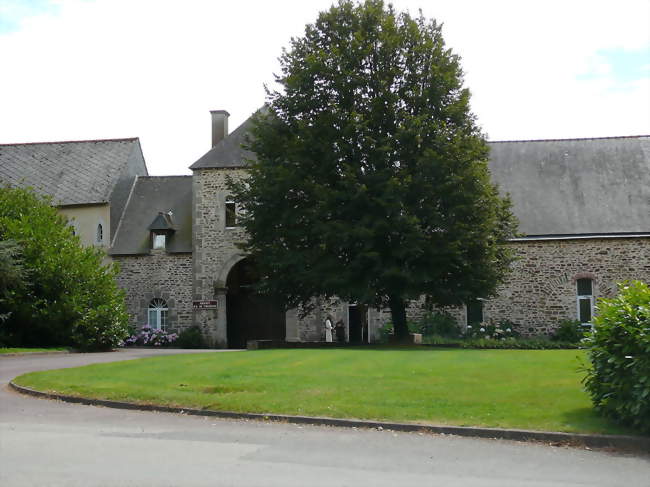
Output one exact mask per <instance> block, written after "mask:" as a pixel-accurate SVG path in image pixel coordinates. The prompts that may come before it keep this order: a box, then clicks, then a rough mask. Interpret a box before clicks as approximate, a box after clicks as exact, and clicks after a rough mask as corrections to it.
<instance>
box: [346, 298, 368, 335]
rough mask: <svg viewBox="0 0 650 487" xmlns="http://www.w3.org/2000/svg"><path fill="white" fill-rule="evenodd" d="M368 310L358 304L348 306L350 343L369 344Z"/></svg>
mask: <svg viewBox="0 0 650 487" xmlns="http://www.w3.org/2000/svg"><path fill="white" fill-rule="evenodd" d="M368 321H369V320H368V308H367V307H366V306H363V305H360V304H353V303H351V304H349V305H348V337H349V340H348V341H349V342H350V343H369V340H368Z"/></svg>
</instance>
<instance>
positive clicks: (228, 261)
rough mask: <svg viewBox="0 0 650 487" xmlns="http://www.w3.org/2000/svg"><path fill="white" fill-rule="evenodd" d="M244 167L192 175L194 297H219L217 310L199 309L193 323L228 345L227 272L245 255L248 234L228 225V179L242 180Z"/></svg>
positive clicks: (202, 170)
mask: <svg viewBox="0 0 650 487" xmlns="http://www.w3.org/2000/svg"><path fill="white" fill-rule="evenodd" d="M246 175H247V171H246V170H244V169H237V168H235V169H232V168H231V169H199V170H196V171H194V177H193V178H192V193H193V194H192V198H193V205H192V206H193V208H192V220H193V225H192V232H193V234H192V241H193V246H194V252H193V254H192V256H193V261H192V262H193V264H192V265H193V274H194V278H193V282H192V295H193V299H195V300H202V299H216V300H217V301H218V308H217V309H216V310H197V311H195V312H194V323H196V324H198V325H200V326H201V327H202V328H203V329H204V330H206V331H207V332H208V335H207V336H208V337H209V338H210V340H211V341H212V342H213V344H214V345H215V346H218V347H226V346H227V327H226V294H225V286H226V279H227V277H228V272H229V271H230V269H231V268H232V267H233V266H234V265H235V264H236V263H237V262H238V261H239V260H241V259H242V258H243V257H244V255H243V254H242V252H241V251H240V250H239V249H238V248H237V243H238V242H243V241H244V240H245V238H246V234H245V232H244V231H243V229H242V228H239V227H235V228H226V220H225V214H226V209H225V203H226V201H227V200H228V197H229V194H230V193H229V191H228V187H227V178H228V177H230V178H232V179H234V180H241V179H243V178H245V177H246Z"/></svg>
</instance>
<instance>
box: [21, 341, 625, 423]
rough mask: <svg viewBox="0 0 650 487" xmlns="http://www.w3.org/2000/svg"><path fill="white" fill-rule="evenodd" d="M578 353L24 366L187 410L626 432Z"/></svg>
mask: <svg viewBox="0 0 650 487" xmlns="http://www.w3.org/2000/svg"><path fill="white" fill-rule="evenodd" d="M582 362H585V353H584V351H580V350H441V349H430V348H422V349H410V350H408V349H399V348H390V349H388V348H387V349H380V348H377V349H334V350H324V349H320V350H313V349H312V350H305V349H302V350H263V351H255V352H243V353H210V354H200V355H176V356H167V357H156V358H146V359H140V360H134V361H126V362H116V363H110V364H97V365H89V366H86V367H80V368H75V369H62V370H54V371H47V372H34V373H30V374H26V375H23V376H20V377H19V378H18V379H17V380H16V382H17V383H18V384H21V385H25V386H28V387H32V388H35V389H38V390H47V391H56V392H59V393H65V394H72V395H80V396H91V397H98V398H103V399H116V400H125V401H133V402H139V403H147V404H149V403H154V404H162V405H173V406H185V407H193V408H205V409H218V410H227V411H245V412H258V413H264V412H266V413H284V414H296V415H313V416H329V417H337V418H362V419H378V420H390V421H403V422H418V423H433V424H450V425H465V426H491V427H503V428H524V429H533V430H548V431H571V432H591V433H609V434H625V433H628V434H629V433H632V431H629V430H626V429H624V428H621V427H618V426H616V425H614V424H613V423H611V422H609V421H608V420H606V419H603V418H600V417H599V416H597V415H596V414H595V413H594V412H593V410H592V409H591V403H590V401H589V398H588V397H587V395H586V393H585V392H583V391H582V389H581V384H580V379H581V378H582V376H583V373H582V372H581V371H580V369H581V367H582V365H581V364H582Z"/></svg>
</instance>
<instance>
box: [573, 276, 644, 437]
mask: <svg viewBox="0 0 650 487" xmlns="http://www.w3.org/2000/svg"><path fill="white" fill-rule="evenodd" d="M586 341H587V343H588V345H589V346H590V350H589V358H590V360H591V366H590V367H589V369H588V370H587V376H586V377H585V381H584V383H585V387H586V389H587V392H589V394H590V395H591V399H592V401H593V403H594V406H595V407H596V409H597V410H599V411H601V412H602V413H603V414H605V415H606V416H609V417H611V418H614V419H616V420H618V421H620V422H621V423H624V424H629V425H631V426H634V427H636V428H638V429H639V430H640V431H642V432H645V433H650V287H648V285H647V284H646V283H643V282H641V281H633V282H626V283H621V284H619V294H618V296H617V297H616V298H613V299H601V300H599V301H598V313H597V315H596V317H595V318H594V328H593V332H592V333H591V335H590V336H589V337H588V338H587V340H586Z"/></svg>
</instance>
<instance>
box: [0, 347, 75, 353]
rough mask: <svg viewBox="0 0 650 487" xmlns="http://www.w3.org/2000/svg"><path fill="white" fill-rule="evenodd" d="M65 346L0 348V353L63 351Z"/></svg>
mask: <svg viewBox="0 0 650 487" xmlns="http://www.w3.org/2000/svg"><path fill="white" fill-rule="evenodd" d="M66 350H68V349H67V348H65V347H58V348H0V354H5V353H34V352H64V351H66Z"/></svg>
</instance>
